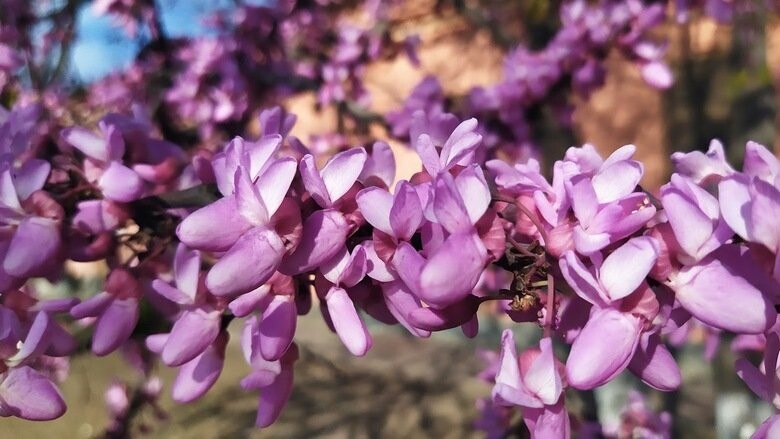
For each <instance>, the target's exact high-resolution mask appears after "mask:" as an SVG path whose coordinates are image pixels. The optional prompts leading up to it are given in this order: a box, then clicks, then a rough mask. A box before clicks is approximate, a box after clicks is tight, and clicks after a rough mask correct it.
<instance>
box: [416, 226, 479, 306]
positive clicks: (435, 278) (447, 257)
mask: <svg viewBox="0 0 780 439" xmlns="http://www.w3.org/2000/svg"><path fill="white" fill-rule="evenodd" d="M486 261H487V250H486V249H485V246H484V245H483V244H482V241H480V239H479V237H478V236H476V234H475V233H465V234H455V235H450V236H449V237H448V238H447V239H446V240H445V241H444V243H443V244H442V245H441V247H439V248H438V249H437V250H436V252H435V253H434V254H433V255H431V257H430V258H429V259H428V262H427V263H426V264H425V267H423V269H422V272H421V273H420V291H419V292H418V294H420V296H421V297H420V298H421V299H423V300H424V301H425V302H427V303H428V304H430V305H431V306H435V307H439V308H440V307H444V306H447V305H450V304H452V303H454V302H457V301H458V300H460V299H462V298H464V297H466V296H468V295H469V294H470V293H471V291H472V290H473V289H474V287H475V286H476V284H477V281H478V280H479V276H480V275H481V274H482V272H483V271H484V268H485V262H486ZM418 269H419V268H418Z"/></svg>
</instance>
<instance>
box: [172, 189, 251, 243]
mask: <svg viewBox="0 0 780 439" xmlns="http://www.w3.org/2000/svg"><path fill="white" fill-rule="evenodd" d="M217 224H219V227H215V225H217ZM251 227H252V225H251V224H249V222H247V220H245V219H244V217H242V216H241V214H239V212H238V205H237V203H236V198H235V196H233V195H231V196H227V197H224V198H220V199H219V200H217V201H215V202H213V203H211V204H208V205H206V206H205V207H201V208H200V209H198V210H196V211H195V212H193V213H191V214H190V215H189V216H187V217H186V218H184V220H183V221H182V222H181V223H180V224H179V226H178V227H177V228H176V236H178V237H179V239H180V240H181V242H183V243H184V244H186V245H187V246H188V247H190V248H196V249H198V250H204V251H217V252H221V251H227V250H228V249H229V248H230V247H231V246H232V245H233V244H234V243H235V242H236V241H237V240H238V238H239V237H240V236H241V235H242V234H243V233H244V232H246V231H247V230H249V229H250V228H251Z"/></svg>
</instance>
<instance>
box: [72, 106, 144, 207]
mask: <svg viewBox="0 0 780 439" xmlns="http://www.w3.org/2000/svg"><path fill="white" fill-rule="evenodd" d="M99 127H100V131H101V134H102V136H98V135H97V134H94V133H93V132H91V131H88V130H86V129H84V128H81V127H71V128H66V129H64V130H63V131H62V133H61V137H62V139H63V140H64V141H65V142H67V143H68V144H70V145H72V146H73V147H75V148H76V149H78V150H79V151H81V152H82V153H84V155H85V156H86V157H87V158H86V160H85V162H84V173H85V175H86V177H87V179H88V180H89V181H90V183H95V184H97V186H98V188H99V189H100V190H101V192H102V193H103V196H105V197H106V198H108V199H111V200H113V201H118V202H121V203H127V202H130V201H133V200H135V199H138V198H140V197H141V196H143V195H144V193H145V192H146V189H147V188H146V185H145V183H144V181H143V179H142V178H141V176H140V175H138V174H137V173H136V172H135V171H133V170H132V169H130V168H128V167H127V166H125V165H124V164H122V158H123V156H124V155H125V141H124V139H123V138H122V133H121V132H120V129H119V127H118V126H116V125H114V124H110V123H107V122H106V121H105V120H102V121H100V123H99Z"/></svg>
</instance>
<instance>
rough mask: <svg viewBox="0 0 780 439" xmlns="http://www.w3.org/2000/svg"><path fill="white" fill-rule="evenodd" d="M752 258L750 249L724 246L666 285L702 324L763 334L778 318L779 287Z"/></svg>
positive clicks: (687, 268)
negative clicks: (776, 308)
mask: <svg viewBox="0 0 780 439" xmlns="http://www.w3.org/2000/svg"><path fill="white" fill-rule="evenodd" d="M752 258H753V256H752V252H751V251H750V250H748V249H747V248H745V247H741V246H739V245H735V244H725V245H723V246H721V247H720V248H719V249H717V250H715V251H713V252H712V253H710V254H709V255H708V256H707V257H705V258H704V259H702V260H701V261H699V262H697V263H696V264H694V265H688V266H685V267H682V268H681V269H680V271H679V272H677V273H673V274H672V275H671V276H670V278H669V281H668V282H667V284H668V285H669V286H670V287H671V288H672V289H673V290H674V292H675V298H676V299H677V300H678V301H679V302H680V304H681V305H682V306H683V307H684V308H685V309H686V310H687V311H689V312H690V313H691V314H693V315H694V316H695V317H696V318H697V319H699V320H701V321H702V322H704V323H706V324H708V325H711V326H714V327H716V328H719V329H725V330H728V331H733V332H737V333H747V334H757V333H761V332H764V331H766V329H768V328H769V327H770V326H772V324H774V322H775V319H776V318H777V312H776V311H775V307H774V305H773V300H775V298H774V295H776V294H777V292H778V291H780V286H778V284H777V281H775V280H773V279H772V278H771V277H770V276H769V275H768V274H767V273H766V272H764V271H763V270H762V269H761V268H760V267H759V266H757V264H756V263H755V262H754V261H752V260H751V259H752Z"/></svg>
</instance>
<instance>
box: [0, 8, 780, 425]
mask: <svg viewBox="0 0 780 439" xmlns="http://www.w3.org/2000/svg"><path fill="white" fill-rule="evenodd" d="M723 1H724V2H726V3H729V2H728V1H727V0H723ZM733 1H734V2H736V1H737V0H733ZM35 3H40V11H39V12H41V13H46V11H51V10H58V9H59V8H61V7H69V8H72V13H71V15H70V21H69V22H68V24H67V25H68V26H71V27H70V29H71V32H72V38H71V40H70V41H69V43H68V45H67V46H63V48H62V49H60V50H58V51H56V52H55V54H54V55H52V56H55V57H58V58H62V60H63V61H62V63H63V66H64V67H63V68H61V69H60V70H59V71H58V72H56V75H57V77H56V78H54V79H52V81H54V80H55V79H56V81H59V82H61V83H62V84H64V87H65V88H68V87H69V89H70V90H76V92H75V93H78V90H82V91H83V90H85V89H88V88H89V87H90V86H91V85H92V84H95V83H99V82H100V81H102V80H104V79H105V78H106V77H108V76H110V75H111V74H113V73H116V72H121V71H123V70H124V69H127V68H128V67H129V66H131V65H132V63H133V62H134V60H135V59H136V58H137V57H138V56H139V53H140V52H141V51H143V50H144V48H145V47H146V46H147V44H148V43H149V41H150V39H151V38H152V37H151V36H150V35H149V34H148V32H147V31H145V30H144V29H142V28H141V29H138V30H137V31H135V32H130V33H128V32H125V31H124V30H123V29H122V28H121V27H120V26H118V25H117V23H116V21H115V19H114V17H112V16H110V15H107V14H101V13H98V12H96V9H95V7H94V4H93V2H90V1H72V2H46V1H41V2H35ZM94 3H98V2H94ZM238 3H256V4H263V3H264V2H263V1H262V0H256V1H254V2H236V1H234V0H213V1H209V0H188V1H185V0H178V1H176V0H158V1H157V6H158V8H159V10H160V11H161V13H160V15H159V16H160V17H161V19H162V23H161V24H162V26H163V28H164V29H165V32H166V33H167V34H168V36H169V37H171V38H179V37H197V38H201V37H204V38H207V37H208V36H209V35H210V34H211V33H213V32H214V29H213V27H212V26H210V25H209V24H208V21H207V20H206V19H207V18H208V17H210V16H211V14H213V13H214V12H215V11H224V10H230V9H231V8H235V7H237V6H236V5H237V4H238ZM560 3H561V2H559V1H545V0H513V1H499V0H474V1H465V0H463V1H435V0H422V1H414V2H412V1H408V2H395V3H394V5H393V9H392V14H393V15H392V17H393V20H394V23H395V24H396V27H397V29H399V30H398V32H400V33H401V34H402V35H407V34H416V35H419V38H420V45H419V47H418V48H417V50H418V58H419V59H420V65H419V66H415V65H413V63H411V62H410V61H409V60H408V59H406V58H403V57H395V58H393V59H377V60H376V61H374V62H371V63H370V64H368V65H367V66H366V70H365V72H364V76H363V81H364V84H365V87H366V88H367V91H368V94H369V95H370V97H371V101H370V105H368V108H369V109H370V111H372V112H375V113H380V114H384V113H386V112H388V111H391V110H395V109H398V108H399V107H401V105H402V104H403V103H404V101H405V99H406V98H407V96H409V94H410V92H411V91H412V89H413V88H414V87H415V86H416V85H417V84H419V83H420V81H421V80H422V79H423V78H424V77H425V76H426V75H429V74H434V75H436V77H437V78H438V79H439V81H440V82H441V86H442V88H443V90H444V92H445V95H447V96H462V95H465V94H467V93H468V91H469V89H471V88H472V87H475V86H480V85H490V84H493V83H495V82H497V81H499V80H500V79H501V77H502V74H503V70H502V69H503V68H504V67H503V63H504V58H505V56H506V54H507V53H508V52H509V51H510V50H511V49H512V48H513V47H515V46H516V45H517V44H519V43H523V44H526V45H528V46H529V47H531V48H534V47H541V46H543V45H544V42H545V41H547V40H548V39H549V36H550V35H551V34H552V33H554V32H555V31H556V29H557V28H558V27H559V26H560V23H559V20H558V8H559V6H560ZM748 3H753V6H754V7H749V8H745V9H744V10H740V11H739V13H738V14H735V16H734V17H732V18H731V19H730V20H728V21H727V22H723V20H721V21H718V20H716V19H715V18H713V17H711V16H709V15H707V14H694V15H693V16H692V17H691V18H690V19H689V20H687V21H684V22H680V21H677V20H674V19H672V18H670V19H669V20H667V22H665V23H664V24H662V25H661V26H659V27H657V28H656V29H655V30H654V32H655V33H657V36H658V38H659V39H663V40H665V41H667V42H668V48H667V54H666V59H667V61H668V63H669V65H670V66H671V68H672V71H673V73H674V77H675V82H674V84H673V85H672V86H671V87H670V88H669V89H667V90H658V89H655V88H652V87H650V86H648V84H647V83H646V82H645V81H644V80H643V79H642V77H641V75H640V72H639V70H638V69H637V67H636V65H635V63H633V62H632V61H631V60H629V59H626V58H625V57H623V56H621V55H619V54H617V53H611V52H610V53H606V54H604V56H605V59H606V66H607V74H606V79H605V83H604V84H603V86H602V87H600V88H598V89H596V90H595V91H594V92H593V93H592V94H591V95H590V96H589V97H587V98H585V97H581V96H575V97H573V98H572V102H571V103H572V109H573V113H572V122H573V123H572V124H571V125H570V126H561V125H560V124H556V123H554V122H553V121H552V120H551V117H550V115H549V114H541V115H539V116H538V117H535V118H534V119H533V120H532V123H533V124H534V130H535V135H536V137H535V141H536V142H537V144H538V145H539V146H540V154H541V157H542V159H543V161H544V162H545V165H544V166H545V167H546V168H549V167H550V165H551V164H552V162H553V161H554V160H555V159H557V158H560V157H561V156H562V154H563V152H564V151H565V149H566V148H568V147H569V146H572V145H579V144H582V143H585V142H590V143H592V144H594V145H595V146H596V147H597V149H598V150H599V151H600V152H602V153H603V154H604V155H606V154H608V153H610V152H611V151H613V150H615V149H617V148H618V147H620V146H622V145H624V144H628V143H632V144H635V145H637V148H638V157H637V158H638V159H639V160H641V161H642V162H643V163H645V165H646V171H645V177H644V181H643V185H644V186H645V187H646V188H647V189H649V190H656V189H657V188H658V187H659V186H660V185H661V184H662V183H663V182H664V181H667V180H668V178H669V175H670V173H671V167H670V162H669V159H668V157H669V155H670V154H671V153H672V152H674V151H692V150H706V148H707V146H708V144H709V142H710V140H711V139H713V138H717V139H720V140H721V141H722V142H723V144H724V145H725V147H726V151H727V154H728V156H729V158H730V159H731V161H732V163H734V164H735V166H738V165H739V163H740V161H741V156H740V155H741V152H742V151H743V147H744V143H745V141H746V140H748V139H752V140H755V141H757V142H759V143H763V144H765V145H767V146H769V147H770V148H774V150H775V151H776V152H778V151H780V142H778V141H776V140H775V139H776V136H775V131H776V130H777V128H778V126H779V125H778V124H780V119H778V117H777V111H776V108H777V103H778V99H780V21H778V20H777V15H776V14H775V13H774V9H773V8H772V6H771V5H769V4H767V5H766V6H756V5H758V4H759V3H760V4H762V5H763V2H758V1H756V2H748ZM63 4H65V6H63ZM670 9H671V7H670ZM339 13H340V14H342V15H343V17H344V20H346V21H349V20H355V21H357V22H359V21H360V14H359V13H358V12H357V5H355V4H351V3H350V2H344V4H343V8H342V9H341V10H340V12H339ZM0 14H3V12H0ZM669 16H670V17H672V16H673V14H672V13H671V12H670V14H669ZM41 26H42V27H40V28H39V29H36V30H35V31H34V32H33V33H38V32H39V33H40V34H41V35H43V34H45V33H46V32H47V31H48V30H51V29H47V28H46V25H45V24H43V25H41ZM283 104H284V105H285V107H286V108H287V109H288V110H289V111H291V112H293V113H295V114H297V115H298V123H297V125H296V126H295V128H294V130H293V134H295V135H296V136H298V137H300V138H301V139H305V140H306V141H311V140H312V139H321V138H323V136H327V135H329V134H331V133H333V132H334V131H337V130H338V125H339V114H338V110H337V109H335V108H333V107H328V106H321V105H317V98H316V95H315V94H314V92H301V93H293V94H290V95H288V96H285V97H284V101H283ZM79 111H88V110H84V109H83V107H81V110H79ZM96 111H98V110H96ZM100 115H101V114H96V115H94V116H95V117H98V116H100ZM370 136H371V137H373V138H380V139H383V138H388V137H389V136H388V133H387V130H386V129H384V128H382V127H376V126H373V127H371V131H370ZM391 145H392V146H393V148H394V150H395V152H396V156H397V158H398V160H399V172H398V175H397V178H408V177H409V176H410V175H412V174H413V173H414V172H416V171H417V170H418V169H419V166H420V164H419V161H418V159H417V157H416V154H415V153H414V152H413V151H411V150H410V149H408V148H406V147H405V146H404V145H403V142H399V141H392V142H391ZM72 268H73V273H74V281H73V283H72V284H71V285H69V286H64V287H69V288H74V289H78V290H79V291H80V293H79V295H82V296H89V295H91V294H92V293H93V292H96V291H99V287H100V286H99V285H97V284H96V283H95V281H94V280H93V278H95V277H97V276H96V275H97V274H99V271H100V268H97V269H96V268H94V267H82V266H76V265H74V266H73V267H72ZM95 270H97V271H95ZM44 284H45V282H42V285H41V288H44V289H45V288H54V286H50V285H44ZM58 287H59V288H64V287H63V286H58ZM480 325H481V331H480V334H479V336H478V337H477V338H476V339H474V340H468V339H466V338H465V337H464V336H463V335H462V334H461V333H460V331H452V332H447V333H443V334H435V335H434V336H433V337H432V339H431V340H418V339H414V338H412V337H409V336H408V335H407V334H405V333H404V332H403V331H402V330H400V329H398V328H388V327H386V326H383V325H378V324H377V325H372V326H371V331H372V332H373V333H374V334H375V341H374V348H373V349H372V350H371V351H370V352H369V354H368V355H367V356H366V357H365V358H361V359H357V358H353V357H351V356H350V355H349V354H348V353H347V352H346V350H345V349H344V348H343V346H342V345H341V344H340V342H339V341H338V339H337V338H336V337H335V336H334V335H333V334H331V333H330V331H328V330H327V328H326V326H325V325H324V323H323V322H322V320H321V319H320V317H319V316H318V315H313V316H308V317H306V318H304V319H303V320H301V323H300V327H299V329H298V335H297V337H296V340H297V341H298V342H299V345H300V347H301V348H302V351H303V356H304V357H305V361H300V362H299V363H297V365H296V376H295V380H296V383H295V390H294V391H293V395H292V398H291V400H290V402H289V404H288V407H287V409H286V410H285V411H284V413H283V414H282V416H281V418H280V421H279V422H277V423H276V424H275V425H274V426H272V427H270V428H268V429H266V430H262V431H260V430H257V429H255V428H254V427H253V424H254V416H255V412H256V404H257V395H255V394H251V393H247V392H243V391H242V390H241V389H240V388H239V387H238V385H237V382H238V380H239V378H240V377H242V376H243V375H244V374H245V373H246V372H247V370H248V368H246V367H245V366H244V362H243V360H242V359H241V358H240V352H239V349H238V346H236V344H235V343H231V344H230V346H229V348H228V357H229V358H228V359H227V361H226V365H227V366H226V369H225V370H224V372H223V374H222V376H221V378H220V380H219V381H218V382H217V384H216V386H215V388H214V389H213V390H212V391H211V392H209V393H208V394H207V395H206V397H204V398H203V399H202V400H200V401H198V402H196V403H193V404H190V405H187V406H179V405H176V404H174V403H173V402H172V401H171V400H170V397H169V396H168V394H167V393H166V392H165V390H164V391H163V393H164V395H165V396H164V397H163V398H162V399H161V400H160V402H159V406H158V407H154V408H148V409H145V411H143V412H142V413H140V414H139V415H138V416H137V418H136V420H135V422H134V428H135V430H134V432H135V434H137V435H139V436H141V435H142V436H144V437H160V438H163V437H164V438H194V437H197V438H218V437H219V438H233V437H236V438H238V437H258V438H259V437H264V438H265V437H267V438H274V437H278V438H282V437H334V438H339V437H350V438H352V437H355V438H362V437H408V438H412V437H472V436H473V437H481V436H482V435H483V434H482V433H479V432H475V430H474V428H473V426H474V422H475V420H476V419H477V416H478V410H477V407H476V405H475V401H476V400H477V399H478V398H480V397H484V396H487V395H488V394H489V392H490V386H489V385H488V384H486V383H484V382H482V381H480V380H479V379H478V378H476V374H477V373H478V372H479V370H480V369H481V368H482V367H483V364H482V362H481V361H480V359H479V357H478V356H477V355H476V354H475V352H476V351H477V349H479V348H488V349H490V348H496V346H497V343H498V340H499V338H500V332H501V330H502V329H503V328H505V327H510V326H511V327H513V328H516V327H519V325H514V324H512V322H510V321H505V320H502V319H498V318H496V317H494V316H493V315H492V314H491V313H490V312H489V311H486V312H484V313H483V315H482V316H481V318H480ZM536 337H538V330H537V329H536V328H527V327H523V328H520V329H518V335H517V336H516V338H517V340H519V341H520V342H521V343H524V344H526V345H531V344H533V343H534V342H535V339H536ZM717 337H718V335H717V334H713V333H712V331H710V330H708V329H707V328H701V327H700V328H692V329H691V331H690V335H689V340H690V341H691V342H690V343H688V344H686V345H683V347H680V348H679V350H678V351H677V352H676V354H677V356H678V359H679V362H680V364H681V368H682V371H683V377H684V384H683V386H682V389H681V390H680V391H678V392H674V393H673V394H667V395H662V394H659V393H657V392H653V391H650V390H648V389H647V388H646V387H645V386H643V385H641V384H640V383H639V382H638V381H637V380H636V379H634V378H633V377H629V376H624V377H621V378H620V379H618V380H616V381H615V382H614V383H612V384H610V385H608V386H606V387H605V388H603V389H599V390H598V391H597V392H596V393H595V395H593V397H594V398H595V399H596V402H597V404H598V407H599V413H598V417H599V420H600V421H601V422H602V423H603V424H615V423H618V422H619V421H620V416H621V410H622V407H623V405H624V402H625V400H626V396H627V394H628V392H629V390H630V389H641V391H642V392H645V393H646V394H647V397H648V401H649V403H650V404H651V405H652V406H653V407H654V408H656V409H658V410H669V411H673V412H675V413H676V416H677V420H678V430H677V432H676V437H677V436H679V437H683V438H714V437H718V438H737V437H748V436H749V434H750V432H752V429H754V428H755V426H756V425H757V424H758V423H759V422H760V421H761V420H763V419H764V418H766V417H767V416H768V415H769V414H771V410H770V409H769V407H768V406H766V405H764V404H761V403H758V402H757V401H756V400H755V399H754V397H753V396H752V394H750V393H749V392H748V391H747V390H746V389H745V388H744V385H743V384H742V383H741V381H739V380H738V379H737V377H736V375H735V374H734V372H733V362H734V359H733V356H732V354H731V352H730V350H729V341H731V340H730V339H728V338H727V337H723V339H722V340H721V342H720V344H717V340H716V339H717ZM234 338H235V337H234ZM706 354H709V355H710V357H709V358H711V361H707V360H705V359H704V358H705V355H706ZM120 357H121V355H120V354H119V353H115V354H113V355H111V356H109V357H106V358H100V359H97V358H94V357H92V356H90V355H82V356H77V357H75V358H74V359H73V361H72V362H71V365H70V377H69V379H68V380H67V381H65V382H64V384H62V386H61V388H62V391H63V394H64V397H65V399H66V401H67V402H68V406H69V410H68V412H67V413H66V415H65V416H63V417H62V418H61V419H59V420H56V421H53V422H48V423H30V422H25V421H19V420H15V419H2V420H0V431H1V433H0V436H2V437H20V438H38V437H40V438H50V437H67V438H91V437H100V436H101V435H102V433H103V431H104V429H105V427H106V423H107V422H108V421H107V417H106V414H105V413H106V412H105V410H106V409H105V403H104V395H103V392H104V390H105V388H106V386H107V385H108V384H109V383H111V382H112V381H113V380H115V379H116V378H117V377H121V378H122V379H132V376H133V371H132V370H131V369H130V368H129V367H127V366H126V365H125V363H124V361H122V359H121V358H120ZM159 374H160V376H161V377H163V381H164V383H170V380H171V378H172V376H173V373H172V372H171V371H170V370H165V368H164V367H162V366H161V367H160V369H159ZM573 404H575V406H576V404H577V402H576V401H575V402H574V403H573ZM516 434H517V436H518V437H522V435H523V433H522V432H516Z"/></svg>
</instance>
